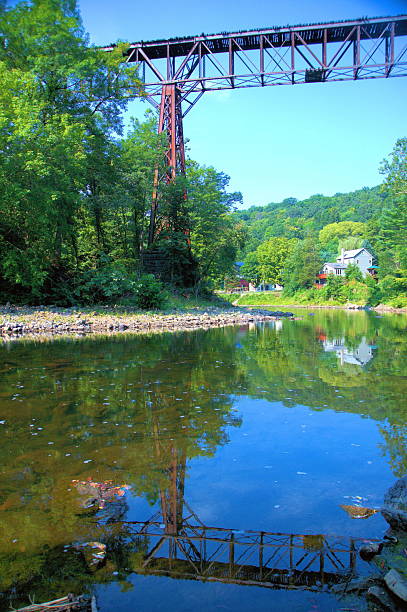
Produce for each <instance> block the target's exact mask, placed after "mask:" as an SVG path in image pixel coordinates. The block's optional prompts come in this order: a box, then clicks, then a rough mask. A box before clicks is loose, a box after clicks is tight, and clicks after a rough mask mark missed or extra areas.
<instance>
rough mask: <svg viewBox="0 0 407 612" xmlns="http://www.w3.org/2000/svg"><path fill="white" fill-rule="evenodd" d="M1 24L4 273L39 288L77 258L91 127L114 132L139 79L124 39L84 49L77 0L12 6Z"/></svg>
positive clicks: (0, 238) (0, 237) (0, 251)
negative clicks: (126, 59)
mask: <svg viewBox="0 0 407 612" xmlns="http://www.w3.org/2000/svg"><path fill="white" fill-rule="evenodd" d="M0 32H1V35H0V92H1V93H0V152H1V155H0V190H1V193H2V194H3V199H2V202H1V206H2V219H1V225H0V260H1V263H0V275H1V277H2V278H3V281H4V280H5V281H7V282H8V283H9V285H10V286H11V287H12V286H13V285H14V286H15V285H20V286H23V287H24V286H25V287H27V289H28V291H29V292H31V294H32V295H36V294H37V295H39V294H40V292H41V288H42V287H43V285H44V283H45V281H46V279H47V276H49V275H50V274H52V271H53V270H55V269H60V268H61V266H62V267H65V266H67V265H68V266H69V265H72V263H73V261H74V258H75V253H76V250H77V244H76V236H75V231H74V227H75V216H76V214H77V211H78V209H79V206H80V201H81V197H82V194H83V193H84V192H85V191H86V189H87V184H88V177H87V171H86V170H87V159H88V156H90V155H91V152H92V151H93V147H94V143H95V142H96V140H98V138H97V136H96V135H97V134H98V135H99V136H100V135H101V134H104V137H105V138H109V137H110V133H111V132H112V131H113V130H115V131H120V129H121V112H122V110H123V109H124V108H125V106H126V101H127V99H128V98H131V97H134V96H136V95H139V94H140V93H141V85H140V81H139V80H138V78H137V72H136V68H134V67H130V66H128V65H126V66H123V51H124V48H125V46H124V45H118V47H117V48H116V49H115V50H114V51H113V52H112V53H105V52H102V51H100V50H97V49H95V48H89V46H88V44H87V38H86V35H85V33H84V31H83V28H82V24H81V21H80V17H79V14H78V11H77V8H76V3H75V2H74V1H68V0H67V1H63V0H33V2H31V3H30V4H28V3H20V4H17V5H16V6H15V7H13V8H9V9H6V10H3V11H2V12H1V14H0ZM99 139H100V138H99ZM0 282H1V279H0Z"/></svg>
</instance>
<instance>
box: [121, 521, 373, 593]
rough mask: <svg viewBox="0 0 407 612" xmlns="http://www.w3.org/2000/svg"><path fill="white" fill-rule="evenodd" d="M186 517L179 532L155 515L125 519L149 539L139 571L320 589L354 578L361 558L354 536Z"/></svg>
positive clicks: (180, 576) (238, 582)
mask: <svg viewBox="0 0 407 612" xmlns="http://www.w3.org/2000/svg"><path fill="white" fill-rule="evenodd" d="M192 517H193V518H196V516H195V515H194V514H192ZM188 518H189V517H188ZM188 518H187V519H185V520H184V521H183V523H182V525H181V526H180V528H179V530H178V533H176V534H171V533H166V526H165V524H164V523H160V522H159V521H157V520H151V521H148V522H144V523H143V522H132V523H127V525H128V526H130V525H131V527H132V532H133V533H134V535H135V536H137V539H139V541H140V543H141V542H142V541H143V540H145V539H147V538H148V541H149V552H148V553H147V554H146V555H145V557H144V561H143V563H142V564H141V565H140V567H137V568H134V569H136V571H137V573H139V574H153V575H164V576H170V577H173V578H186V579H196V580H205V581H206V580H207V581H219V582H224V583H231V584H240V585H248V586H261V587H268V588H287V589H296V588H299V589H305V590H310V591H320V590H323V589H324V587H325V586H331V585H334V584H338V583H340V582H341V583H342V582H344V581H347V580H351V579H352V578H354V577H355V576H356V575H358V574H359V573H360V568H359V567H358V565H361V564H363V561H361V560H359V558H358V555H357V545H358V542H360V541H361V540H358V539H355V538H345V537H336V536H324V535H300V534H284V533H272V532H268V531H251V530H247V531H238V530H234V529H224V528H221V527H207V526H205V525H202V524H190V523H189V521H188ZM365 565H366V564H365Z"/></svg>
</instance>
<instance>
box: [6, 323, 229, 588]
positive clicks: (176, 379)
mask: <svg viewBox="0 0 407 612" xmlns="http://www.w3.org/2000/svg"><path fill="white" fill-rule="evenodd" d="M215 336H218V338H219V342H215V343H213V339H214V335H213V332H212V333H211V334H210V335H208V334H207V333H205V332H199V333H196V334H191V335H190V336H187V337H186V338H185V337H184V336H182V335H180V334H164V335H162V336H157V335H155V336H151V337H150V338H148V339H146V338H137V339H134V338H133V339H124V338H122V339H121V341H120V342H116V341H114V340H113V341H111V340H110V341H109V342H103V341H95V340H91V341H88V342H86V341H85V342H79V343H74V346H73V348H74V351H75V352H72V353H70V359H67V356H66V345H64V344H63V343H58V342H57V343H55V344H53V345H49V346H47V347H44V345H40V346H39V347H38V348H37V347H36V348H37V350H36V352H35V353H34V356H33V360H32V361H31V362H30V369H26V368H21V367H18V366H17V365H14V364H17V363H20V362H21V361H20V359H21V358H24V354H25V351H26V349H25V347H24V346H23V345H21V346H20V347H17V346H16V347H13V348H15V349H16V350H15V353H16V355H15V361H13V363H10V367H9V368H8V370H7V374H8V384H9V387H8V388H7V389H4V391H3V398H5V401H4V409H3V411H2V414H1V416H2V418H4V419H5V420H6V427H5V430H4V431H5V437H4V444H3V445H2V447H1V449H0V461H1V466H2V467H1V471H2V481H3V483H4V485H3V487H2V491H1V493H2V497H1V498H0V508H1V510H2V513H1V515H0V540H1V542H0V576H1V578H0V591H1V590H5V589H7V588H9V587H10V586H11V585H12V583H13V582H26V581H29V580H30V579H31V578H32V577H33V576H37V577H38V573H41V572H42V567H43V564H44V562H45V559H46V556H44V553H43V551H44V548H45V549H49V550H50V551H51V550H54V551H59V554H61V553H62V552H63V551H62V550H61V547H62V546H63V545H65V544H69V543H70V542H73V541H77V540H82V541H86V540H88V539H91V540H94V539H97V534H96V535H95V525H94V521H93V518H92V517H91V516H89V517H86V516H83V513H81V512H80V509H79V506H78V499H77V494H76V491H75V489H74V487H72V486H70V483H71V481H72V480H73V479H78V480H86V478H88V477H91V478H92V479H94V480H100V481H102V480H111V481H113V482H114V483H118V484H121V483H127V484H130V485H131V486H132V488H133V491H134V493H136V494H138V495H142V496H145V497H146V498H147V499H148V500H149V501H150V503H155V502H156V501H157V500H158V499H159V498H160V492H161V494H162V492H163V491H165V490H166V489H167V485H168V479H169V473H170V470H171V468H172V467H173V465H174V461H173V459H174V454H175V455H176V464H177V463H178V462H179V457H181V458H182V461H181V462H183V464H184V469H185V465H186V461H187V459H191V458H193V457H196V456H212V455H213V454H214V453H215V451H216V448H217V447H218V446H219V445H222V444H225V443H227V434H226V428H227V427H228V426H229V425H239V423H240V422H239V420H238V419H236V418H235V417H234V416H233V415H232V414H231V409H232V400H231V399H230V397H229V392H230V385H231V384H233V380H234V379H235V377H236V368H235V366H234V365H233V359H231V358H230V356H227V357H226V358H225V350H226V351H227V350H228V349H230V348H233V349H234V334H233V333H232V334H230V330H229V333H225V330H217V333H215ZM105 348H107V349H108V351H106V350H105ZM37 351H38V352H37ZM18 353H19V354H18ZM221 361H222V362H223V363H225V362H227V364H228V365H225V366H224V367H223V368H220V367H219V363H220V362H221ZM44 362H45V363H46V364H47V365H46V366H45V367H44V365H43V364H44ZM221 369H223V372H222V373H221V371H220V370H221ZM41 376H45V378H41ZM21 381H24V388H25V387H27V386H29V385H30V386H32V389H30V391H29V394H28V396H25V395H24V394H25V392H24V391H23V390H21V392H20V395H19V396H18V398H21V397H23V401H22V402H21V403H20V402H19V404H18V411H16V407H17V404H16V400H12V399H11V398H10V391H9V389H10V388H11V389H12V390H13V391H14V389H15V388H18V387H17V385H20V383H21ZM180 381H181V382H180ZM207 381H210V383H209V384H208V382H207ZM1 392H2V390H0V393H1ZM105 398H108V401H104V400H105ZM17 401H18V400H17ZM34 415H35V416H34ZM33 418H34V419H35V421H33V420H32V419H33ZM30 425H31V426H32V427H30ZM37 427H41V429H40V430H37ZM32 434H36V435H35V436H33V435H32ZM48 442H52V444H48ZM25 449H27V450H25ZM89 460H90V462H89V463H87V462H88V461H89ZM170 479H171V478H170ZM100 537H104V538H106V537H107V534H106V532H103V533H102V534H101V535H100ZM116 540H117V537H116ZM123 550H124V549H123ZM55 554H57V553H55ZM65 554H66V555H67V554H68V553H65ZM131 554H134V547H133V549H132V553H131ZM6 567H7V568H10V567H12V568H13V569H12V570H10V571H8V570H7V571H6V569H5V568H6ZM3 569H4V571H3ZM68 573H69V572H68ZM54 593H55V594H56V595H58V592H57V591H56V590H55V591H54ZM54 593H49V597H48V596H47V597H45V599H47V598H48V599H50V598H52V595H53V594H54Z"/></svg>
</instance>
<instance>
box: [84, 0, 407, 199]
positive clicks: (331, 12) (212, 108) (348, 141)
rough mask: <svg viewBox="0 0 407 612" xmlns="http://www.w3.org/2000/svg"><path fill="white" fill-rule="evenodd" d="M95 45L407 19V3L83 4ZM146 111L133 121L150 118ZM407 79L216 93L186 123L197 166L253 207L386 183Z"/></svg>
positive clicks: (137, 105)
mask: <svg viewBox="0 0 407 612" xmlns="http://www.w3.org/2000/svg"><path fill="white" fill-rule="evenodd" d="M79 6H80V9H81V14H82V18H83V22H84V25H85V28H86V29H87V31H88V32H89V34H90V37H91V42H93V43H95V44H101V45H102V44H108V43H110V42H114V41H116V40H117V39H121V40H127V41H130V42H135V41H138V40H149V39H155V38H161V37H165V38H166V37H172V36H182V35H194V34H200V33H202V32H205V33H206V34H208V33H216V32H222V31H233V30H240V29H245V28H248V29H249V28H257V27H259V28H260V27H269V26H273V25H287V24H289V25H296V24H301V23H311V22H319V21H331V20H334V19H352V18H358V17H376V16H387V15H398V14H402V13H407V0H332V1H327V0H325V1H322V0H307V1H305V0H284V1H282V2H281V1H279V2H276V1H275V0H246V1H242V0H204V1H202V2H185V1H184V2H183V1H181V0H172V2H171V1H169V0H168V1H164V0H155V1H151V2H145V1H144V2H137V1H134V0H116V1H115V2H112V1H111V0H109V1H108V0H97V1H96V0H79ZM146 108H147V104H146V103H143V102H139V101H137V102H134V103H132V104H131V106H130V109H129V112H130V113H131V114H132V115H135V116H137V117H140V118H141V117H142V116H143V113H144V112H145V110H146ZM406 109H407V77H406V78H395V79H387V80H384V79H377V80H375V79H372V80H366V81H356V82H353V81H350V82H342V83H324V84H306V85H297V86H294V87H292V86H287V87H268V88H253V89H240V90H235V91H222V92H212V93H207V94H205V95H204V96H203V98H201V100H200V101H199V102H198V103H197V105H196V106H195V108H194V109H193V110H192V111H191V112H190V113H189V114H188V116H187V117H186V118H185V123H184V135H185V137H186V138H188V139H189V145H188V146H189V149H190V156H191V157H192V158H193V159H196V160H197V161H198V162H199V163H201V164H207V165H213V166H215V168H216V169H217V170H222V171H224V172H226V173H227V174H228V175H230V177H231V183H230V188H231V189H233V190H237V191H241V192H242V193H243V198H244V207H245V208H246V207H248V206H250V205H253V204H254V205H264V204H267V203H268V202H278V201H281V200H282V199H284V198H286V197H290V196H293V197H296V198H298V199H303V198H305V197H308V196H310V195H312V194H315V193H323V194H325V195H332V194H334V193H337V192H347V191H351V190H354V189H358V188H361V187H364V186H373V185H377V184H379V183H380V182H381V181H382V177H381V175H380V174H379V172H378V167H379V164H380V161H381V160H382V159H383V157H385V156H386V155H388V154H389V153H390V151H391V150H392V148H393V146H394V143H395V141H396V140H397V138H400V137H402V136H406V135H407V120H406V116H407V113H406Z"/></svg>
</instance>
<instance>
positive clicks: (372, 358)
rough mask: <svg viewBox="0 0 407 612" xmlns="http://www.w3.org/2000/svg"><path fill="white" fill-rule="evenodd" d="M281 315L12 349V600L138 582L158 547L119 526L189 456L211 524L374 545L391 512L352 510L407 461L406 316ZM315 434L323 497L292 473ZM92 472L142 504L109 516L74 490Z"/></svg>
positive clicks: (7, 481)
mask: <svg viewBox="0 0 407 612" xmlns="http://www.w3.org/2000/svg"><path fill="white" fill-rule="evenodd" d="M277 323H278V324H279V325H274V326H273V325H265V326H258V327H255V328H251V329H248V328H247V327H246V328H243V329H242V328H224V329H218V330H211V331H209V332H208V331H198V332H192V333H188V334H182V333H172V334H170V333H167V334H161V335H151V336H144V337H131V336H127V337H120V338H119V337H115V338H106V339H105V338H103V337H94V338H90V339H85V340H72V341H59V340H57V341H54V342H52V343H50V342H46V341H45V342H41V341H40V342H28V341H24V340H22V341H20V342H16V343H14V344H12V345H9V346H6V345H4V346H3V347H2V348H1V350H0V352H1V357H2V359H1V360H0V362H1V364H2V366H1V370H0V374H1V376H0V380H1V383H0V400H1V412H0V427H1V432H2V444H1V447H0V465H1V470H0V512H1V514H0V536H1V537H0V608H2V606H4V609H5V610H6V609H9V601H10V600H9V597H10V596H11V597H12V600H11V601H12V603H13V604H14V605H15V607H18V606H17V604H19V603H21V605H22V604H23V603H28V595H31V596H35V601H37V602H38V601H46V600H49V599H52V598H54V597H55V598H56V597H58V596H61V595H62V594H65V593H67V592H74V593H81V592H83V591H86V590H89V589H91V588H92V585H94V584H97V583H109V582H112V581H113V582H115V581H118V582H119V583H120V586H121V589H122V591H123V593H125V591H126V590H127V589H129V588H131V578H130V577H131V576H132V575H134V572H135V573H137V572H139V571H141V572H143V569H142V563H143V559H144V558H143V555H144V554H146V552H147V550H148V549H149V542H148V538H147V537H146V538H134V537H132V535H131V525H126V524H125V523H124V524H121V523H119V522H116V521H117V520H118V519H119V518H123V512H124V513H125V517H126V518H125V520H145V519H148V518H149V517H150V516H151V515H152V514H153V513H154V512H155V510H156V508H157V504H158V503H159V500H160V492H161V491H162V490H167V489H168V487H169V486H170V481H171V470H170V469H169V468H170V466H171V465H172V461H173V460H174V457H176V458H177V461H178V462H179V463H181V464H182V462H183V461H185V460H186V461H187V463H186V470H187V473H189V474H190V476H189V477H188V476H187V478H186V480H185V495H186V499H188V500H189V501H190V500H191V497H192V499H195V500H198V501H196V502H195V504H194V505H193V506H194V509H195V511H197V512H198V514H199V511H198V508H199V507H200V505H201V506H202V509H203V511H204V510H205V508H207V507H208V506H210V507H211V511H212V512H215V511H216V512H219V515H218V514H215V517H213V516H212V515H211V519H210V522H209V524H213V522H214V521H217V524H219V525H220V526H225V527H228V526H233V527H236V528H238V529H240V528H246V527H247V526H246V524H245V523H244V520H245V519H244V517H245V516H246V515H248V516H249V517H250V521H251V522H250V523H249V525H248V527H250V528H252V529H260V528H264V529H269V530H280V531H284V532H287V531H288V532H290V531H292V532H306V533H321V530H322V531H325V530H326V531H329V532H331V533H342V532H343V531H342V530H348V531H347V532H349V533H350V534H353V535H358V534H360V535H365V534H370V536H371V537H373V536H375V534H376V531H375V529H377V530H378V533H377V535H378V536H379V537H380V533H381V531H380V530H383V525H384V523H383V525H382V524H381V523H380V521H379V523H378V524H377V526H376V527H375V525H376V523H375V522H374V521H375V520H376V519H377V520H379V519H380V516H379V515H378V516H377V517H376V518H372V519H369V523H367V522H366V521H356V522H354V521H352V519H348V518H347V517H346V515H345V513H344V512H343V511H342V510H341V509H340V508H339V506H338V504H340V503H346V502H344V499H343V496H344V495H349V494H353V495H364V494H366V493H365V489H364V487H365V481H369V484H368V486H367V491H369V492H370V491H372V490H373V491H374V495H375V496H374V498H373V500H371V503H374V504H380V502H381V497H382V494H383V491H382V487H385V486H386V482H388V481H389V480H390V481H391V479H392V478H394V477H396V476H399V475H401V474H403V473H405V470H406V468H407V452H406V446H405V443H406V437H405V434H406V433H407V432H406V427H405V423H406V408H405V403H403V395H404V392H405V363H406V361H405V357H406V343H405V335H404V336H403V334H402V331H403V330H404V329H405V325H406V319H405V317H404V316H395V315H392V316H385V317H377V316H375V315H374V314H373V313H364V312H363V313H347V312H344V311H337V312H331V311H328V312H327V311H325V312H317V313H315V316H313V317H311V316H308V315H306V316H304V317H303V318H301V319H299V320H296V321H292V320H284V321H282V322H280V321H277ZM248 400H249V401H248ZM255 400H259V401H258V403H257V404H256V409H255V410H253V407H252V405H253V403H254V401H255ZM260 400H261V401H260ZM248 405H250V409H249V410H248V412H247V414H246V413H245V412H244V410H245V407H247V406H248ZM304 407H306V409H304ZM297 413H298V416H296V414H297ZM307 413H310V415H311V416H309V415H307ZM245 414H246V417H247V420H248V421H250V420H251V419H253V418H254V414H256V415H257V416H256V419H258V420H256V421H255V423H256V428H257V429H258V431H259V432H260V435H261V437H262V438H264V439H266V440H267V445H266V447H267V454H266V455H265V456H263V455H262V452H263V451H262V450H261V448H260V444H257V443H256V442H254V444H255V448H253V446H251V444H253V441H252V438H253V437H254V435H255V432H254V430H253V424H252V425H251V428H249V429H248V430H246V429H245V417H244V415H245ZM262 415H263V416H262ZM360 416H362V417H364V418H362V419H361V418H360ZM263 419H264V421H263ZM304 419H305V420H304ZM325 419H328V421H325ZM287 420H288V424H287V427H286V429H285V428H284V422H287ZM356 423H359V425H356ZM277 425H278V427H277ZM304 427H306V429H307V430H308V429H309V430H312V431H314V432H315V433H314V435H315V438H312V441H313V444H315V447H316V448H317V449H319V450H318V451H317V455H316V457H317V459H314V462H313V461H312V460H310V461H311V462H310V465H309V468H308V467H306V469H305V471H307V470H308V469H309V471H310V472H312V478H313V480H312V482H313V485H312V487H311V488H312V490H310V487H309V485H308V484H307V480H303V479H304V478H306V477H305V476H296V478H297V481H298V480H300V482H299V484H297V483H296V482H294V480H295V476H294V480H293V476H292V473H294V475H295V474H296V472H297V470H302V469H304V467H305V466H304V463H306V462H307V461H308V459H307V458H308V457H310V456H311V455H312V453H313V452H314V451H313V449H312V448H311V447H310V438H309V437H308V436H307V435H306V434H304V435H303V436H301V432H302V429H301V428H304ZM313 427H315V428H316V429H315V430H313ZM280 428H281V429H282V431H283V432H284V433H283V434H280V433H279V431H280ZM297 430H299V433H296V432H297ZM241 432H244V434H242V433H241ZM302 433H304V432H302ZM281 435H282V439H281V440H280V436H281ZM308 435H311V433H309V434H308ZM243 436H247V437H243ZM372 437H373V438H374V439H373V440H372ZM377 444H378V445H379V446H377ZM335 445H336V446H337V451H335V453H337V454H335V453H333V454H332V447H333V446H335ZM228 448H229V449H231V450H229V454H228V453H227V452H226V451H227V450H228ZM222 449H225V452H226V454H224V455H222V454H221V453H222ZM281 451H284V452H281ZM286 451H290V452H289V453H288V454H285V453H286ZM318 452H320V453H321V455H318ZM245 453H247V454H245ZM215 454H216V455H217V458H215ZM228 456H229V459H228ZM320 457H322V460H321V459H320ZM236 458H237V459H236ZM366 460H369V461H366ZM203 461H204V464H202V462H203ZM228 461H229V462H228ZM235 461H238V463H234V462H235ZM247 462H249V463H248V464H247ZM250 462H251V463H250ZM372 462H373V464H372V466H370V467H369V465H368V463H372ZM265 464H266V467H268V468H270V469H264V466H265ZM269 464H271V465H269ZM280 464H281V466H282V467H281V473H280V472H278V473H276V470H279V467H278V466H279V465H280ZM194 466H197V467H196V468H195V467H194ZM272 466H273V470H274V471H273V470H272V469H271V467H272ZM345 466H346V470H345V471H344V469H345ZM194 469H197V470H198V472H197V475H196V473H195V476H194ZM233 470H237V471H235V472H233ZM345 472H346V473H345ZM333 474H337V476H336V478H335V477H333ZM310 477H311V476H310ZM87 478H91V479H92V480H96V481H106V480H112V481H113V483H115V484H117V485H122V484H127V485H130V487H131V500H132V504H136V506H135V508H136V510H134V511H133V514H131V511H130V510H129V506H128V505H127V502H128V501H129V500H128V498H126V499H127V502H126V501H124V499H123V500H118V502H117V503H115V504H111V506H109V504H107V506H106V508H105V509H104V510H101V511H99V513H98V520H96V517H95V512H94V511H92V510H89V509H88V510H86V509H84V508H83V507H81V503H80V502H81V500H80V499H79V498H78V495H77V493H76V490H75V487H74V486H73V485H72V480H75V479H77V480H80V481H84V480H86V479H87ZM336 479H337V480H338V481H339V484H338V483H335V480H336ZM275 480H278V481H279V484H278V487H276V485H275V483H274V481H275ZM383 481H384V482H383ZM340 483H342V484H340ZM219 487H220V488H219ZM297 487H300V489H298V490H297ZM302 487H303V488H302ZM247 491H250V495H248V494H247ZM278 491H280V493H279V494H281V495H282V500H285V501H286V503H285V505H284V509H283V508H282V509H281V512H280V511H279V512H277V511H274V512H275V515H274V516H275V518H274V519H273V518H272V516H273V515H271V514H270V512H273V505H274V504H276V503H279V504H280V503H283V501H281V502H280V501H277V502H276V497H275V496H276V495H277V494H278ZM319 491H320V495H318V492H319ZM295 494H298V495H299V498H298V499H299V501H298V503H297V502H296V497H295ZM239 495H242V496H243V499H244V500H245V501H244V502H242V501H241V498H240V497H239ZM234 496H237V497H236V501H235V497H234ZM293 496H294V497H293ZM140 499H143V500H145V502H143V503H145V506H140V505H137V504H139V501H137V500H140ZM199 500H201V501H200V503H199ZM263 500H265V502H264V501H263ZM273 500H274V501H273ZM227 502H230V503H231V508H232V510H231V511H230V512H231V514H230V515H229V514H228V513H227V508H228V507H229V506H228V503H227ZM242 503H245V504H246V506H245V507H244V508H243V511H242V512H243V514H239V506H240V505H241V504H242ZM263 503H265V506H264V507H263V506H262V504H263ZM251 504H253V507H252V505H251ZM150 505H151V506H154V508H153V507H151V508H149V506H150ZM143 508H144V510H143ZM115 513H116V514H115ZM120 513H121V514H120ZM187 514H189V512H188V513H187ZM201 518H204V517H203V516H201ZM301 520H302V521H305V523H301V524H299V523H298V521H301ZM273 521H280V522H279V523H276V522H273ZM304 524H305V525H307V527H304ZM300 528H301V530H302V529H303V530H304V531H298V530H299V529H300ZM357 530H366V531H365V532H363V531H362V532H361V531H357ZM87 541H99V542H103V543H105V544H106V545H107V551H108V554H107V562H106V564H105V565H104V566H103V567H101V568H100V569H99V570H97V571H94V570H93V571H92V570H91V569H89V567H88V565H87V563H86V560H85V559H84V558H83V556H82V555H80V554H78V553H77V552H75V550H74V549H73V548H72V547H70V545H71V544H72V543H75V542H76V543H81V542H87ZM64 547H65V548H64ZM163 580H164V579H163ZM157 588H158V587H157ZM180 588H181V587H180ZM208 588H209V586H208ZM247 591H249V593H250V595H249V597H251V596H253V593H252V589H247ZM1 594H2V595H1ZM121 596H122V595H120V594H119V593H118V592H117V597H121ZM123 596H124V595H123ZM140 596H141V595H140V591H139V589H135V590H134V597H136V598H137V597H140ZM242 596H243V597H244V596H245V595H244V593H243V595H242ZM246 596H247V595H246ZM2 609H3V608H2ZM150 609H151V608H150ZM243 609H248V607H245V608H243ZM330 609H332V608H330ZM358 609H359V608H358Z"/></svg>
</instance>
